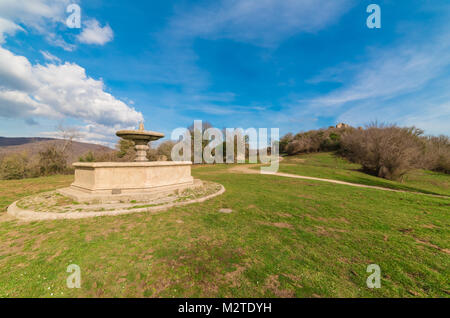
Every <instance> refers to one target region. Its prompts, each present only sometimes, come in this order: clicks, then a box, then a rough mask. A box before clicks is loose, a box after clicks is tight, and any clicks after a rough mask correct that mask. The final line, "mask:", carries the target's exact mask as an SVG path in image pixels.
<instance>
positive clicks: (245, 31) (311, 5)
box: [171, 0, 356, 46]
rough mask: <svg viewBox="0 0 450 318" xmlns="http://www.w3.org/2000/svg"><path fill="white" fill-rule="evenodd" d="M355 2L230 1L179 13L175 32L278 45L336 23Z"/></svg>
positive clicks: (309, 0) (262, 44)
mask: <svg viewBox="0 0 450 318" xmlns="http://www.w3.org/2000/svg"><path fill="white" fill-rule="evenodd" d="M355 3H356V1H354V0H333V1H329V0H303V1H298V0H283V1H280V0H258V1H255V0H226V1H217V2H215V3H214V5H211V6H208V7H198V8H194V9H191V10H185V9H184V8H183V10H179V13H178V15H176V16H175V18H174V19H173V20H172V22H171V30H172V32H174V33H175V34H178V35H179V36H182V37H189V36H190V37H204V38H209V39H219V38H224V39H232V40H236V41H240V42H246V43H252V44H255V45H260V46H273V45H277V44H278V43H280V42H281V41H283V40H284V39H286V38H288V37H290V36H292V35H294V34H297V33H301V32H317V31H319V30H321V29H323V28H325V27H326V26H329V25H330V24H332V23H335V22H336V21H337V20H338V19H339V18H340V17H341V16H342V15H343V14H345V13H346V12H347V11H348V10H349V9H350V8H351V7H352V6H353V5H354V4H355Z"/></svg>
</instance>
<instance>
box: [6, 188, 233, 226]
mask: <svg viewBox="0 0 450 318" xmlns="http://www.w3.org/2000/svg"><path fill="white" fill-rule="evenodd" d="M224 192H225V188H224V187H223V186H222V185H220V184H218V183H214V182H205V181H204V182H203V184H202V186H199V187H196V188H189V189H185V190H182V191H174V192H173V193H171V194H167V195H165V196H161V197H156V198H154V199H151V200H144V201H139V200H132V201H130V202H123V203H121V202H116V203H92V204H81V203H79V202H76V201H74V200H73V199H72V198H70V197H67V196H64V195H62V194H60V193H58V192H57V191H51V192H44V193H40V194H37V195H33V196H29V197H26V198H23V199H21V200H19V201H16V202H14V203H13V204H12V205H11V206H10V207H9V208H8V213H9V214H11V215H13V216H15V217H17V218H18V219H22V220H28V221H32V220H52V219H79V218H86V217H95V216H108V215H119V214H128V213H136V212H156V211H162V210H166V209H168V208H171V207H175V206H180V205H186V204H191V203H197V202H203V201H206V200H208V199H211V198H213V197H215V196H218V195H220V194H222V193H224Z"/></svg>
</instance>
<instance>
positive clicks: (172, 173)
mask: <svg viewBox="0 0 450 318" xmlns="http://www.w3.org/2000/svg"><path fill="white" fill-rule="evenodd" d="M116 135H117V136H118V137H121V138H123V139H127V140H132V141H133V142H134V144H135V149H136V158H135V160H134V162H76V163H74V164H73V166H74V167H75V181H74V182H73V183H72V184H71V186H70V187H68V188H64V189H60V190H59V192H60V193H61V194H63V195H66V196H69V197H71V198H73V199H74V200H76V201H78V202H105V203H108V202H129V201H132V200H136V201H145V200H146V199H153V198H155V196H156V197H157V196H164V195H169V194H170V193H173V192H174V191H180V190H184V189H186V188H190V187H196V186H200V185H201V184H202V183H201V181H200V180H194V179H193V178H192V176H191V165H192V162H190V161H148V159H147V150H148V149H149V147H148V143H149V142H151V141H154V140H158V139H160V138H162V137H164V134H162V133H159V132H153V131H146V130H145V129H144V125H143V124H142V123H141V124H140V125H139V129H138V130H120V131H118V132H117V133H116Z"/></svg>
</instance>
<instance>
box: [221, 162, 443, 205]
mask: <svg viewBox="0 0 450 318" xmlns="http://www.w3.org/2000/svg"><path fill="white" fill-rule="evenodd" d="M282 160H283V158H281V157H280V161H282ZM261 165H262V164H243V165H236V166H234V167H231V168H229V169H228V171H229V172H231V173H246V174H265V175H274V176H278V177H286V178H294V179H305V180H314V181H322V182H328V183H335V184H343V185H347V186H351V187H358V188H366V189H375V190H382V191H390V192H400V193H412V194H421V195H427V196H432V197H437V198H445V199H449V198H450V197H448V196H445V195H439V194H431V193H422V192H414V191H405V190H396V189H390V188H384V187H378V186H371V185H366V184H359V183H352V182H346V181H339V180H334V179H325V178H316V177H308V176H302V175H298V174H292V173H284V172H274V173H267V172H265V173H261V172H260V171H259V170H256V169H252V168H254V167H258V166H261Z"/></svg>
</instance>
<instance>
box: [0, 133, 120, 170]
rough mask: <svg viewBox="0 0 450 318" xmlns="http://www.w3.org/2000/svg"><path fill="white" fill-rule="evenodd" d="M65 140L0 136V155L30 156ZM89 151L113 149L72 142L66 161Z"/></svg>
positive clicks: (61, 143)
mask: <svg viewBox="0 0 450 318" xmlns="http://www.w3.org/2000/svg"><path fill="white" fill-rule="evenodd" d="M64 142H65V141H64V140H62V139H55V138H41V137H11V138H10V137H0V157H3V156H6V155H10V154H13V153H24V152H25V153H27V154H28V155H30V156H32V157H33V156H35V155H37V154H38V153H39V151H40V150H43V149H45V148H46V147H48V146H50V145H56V146H62V145H63V143H64ZM89 151H92V152H96V153H102V152H110V151H113V150H112V149H111V148H109V147H105V146H101V145H96V144H90V143H84V142H78V141H74V142H73V143H72V146H71V149H69V151H68V158H67V161H68V163H69V164H71V163H73V162H75V161H78V158H79V157H80V156H83V155H85V154H86V153H88V152H89Z"/></svg>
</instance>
